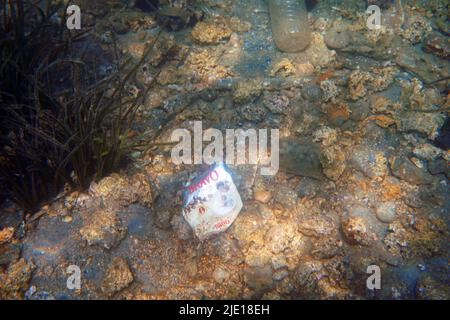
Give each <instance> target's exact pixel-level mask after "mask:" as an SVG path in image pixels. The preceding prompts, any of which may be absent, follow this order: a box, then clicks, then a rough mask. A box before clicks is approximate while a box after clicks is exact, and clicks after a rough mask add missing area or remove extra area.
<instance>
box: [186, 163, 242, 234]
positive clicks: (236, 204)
mask: <svg viewBox="0 0 450 320" xmlns="http://www.w3.org/2000/svg"><path fill="white" fill-rule="evenodd" d="M184 199H185V201H184V207H183V216H184V218H185V219H186V221H187V222H188V223H189V225H190V226H191V227H192V229H193V230H194V233H195V235H196V236H197V237H198V238H199V239H200V240H204V239H206V238H208V237H209V236H211V235H213V234H217V233H221V232H223V231H225V230H227V229H228V227H230V226H231V225H232V224H233V222H234V220H235V219H236V218H237V216H238V215H239V212H240V211H241V209H242V200H241V196H240V195H239V192H238V190H237V188H236V186H235V184H234V182H233V179H232V177H231V175H230V173H229V172H228V171H227V170H226V169H225V166H224V164H223V163H219V164H216V165H214V166H213V167H212V168H210V169H209V170H208V171H207V172H206V173H205V174H203V175H201V176H199V177H197V178H195V179H194V180H193V181H192V183H190V184H189V185H188V186H187V187H186V190H185V197H184Z"/></svg>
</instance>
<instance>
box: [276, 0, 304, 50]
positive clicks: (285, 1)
mask: <svg viewBox="0 0 450 320" xmlns="http://www.w3.org/2000/svg"><path fill="white" fill-rule="evenodd" d="M268 1H269V12H270V20H271V24H272V34H273V39H274V41H275V44H276V46H277V47H278V49H280V50H281V51H285V52H298V51H302V50H304V49H306V47H307V46H308V45H309V43H310V41H311V31H310V28H309V22H308V12H307V10H306V4H305V0H268Z"/></svg>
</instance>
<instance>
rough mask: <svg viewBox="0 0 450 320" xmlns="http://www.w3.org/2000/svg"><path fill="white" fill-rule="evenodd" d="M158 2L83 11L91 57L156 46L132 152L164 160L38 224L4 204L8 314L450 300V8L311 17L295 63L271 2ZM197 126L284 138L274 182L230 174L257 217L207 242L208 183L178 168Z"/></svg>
mask: <svg viewBox="0 0 450 320" xmlns="http://www.w3.org/2000/svg"><path fill="white" fill-rule="evenodd" d="M159 2H160V8H159V9H158V10H154V9H153V8H148V7H145V8H143V9H145V11H142V10H140V9H139V8H136V7H133V6H131V7H127V8H123V7H122V5H121V2H120V1H104V2H101V4H96V5H95V6H94V5H91V6H88V5H86V7H83V6H81V12H82V17H83V20H82V21H84V22H83V24H85V25H86V27H88V26H89V25H91V26H95V28H94V27H93V29H92V31H91V32H92V33H93V35H94V37H92V38H90V40H89V41H94V42H95V45H98V46H101V48H102V49H103V50H106V51H110V52H114V47H115V46H116V47H117V49H118V50H117V52H118V54H120V56H121V57H122V58H123V59H124V60H126V58H129V59H131V60H132V61H138V60H139V59H141V58H142V55H143V54H144V52H145V48H146V44H149V43H152V41H155V40H156V45H155V46H154V48H153V50H152V51H151V54H149V55H148V56H146V59H144V60H145V61H144V62H143V65H142V66H141V67H140V68H139V69H138V70H136V72H135V74H134V75H133V76H132V77H130V79H129V82H128V83H127V88H128V89H129V91H130V94H134V93H136V92H146V97H145V98H146V99H145V102H144V103H142V105H141V106H140V107H139V109H138V112H137V114H136V118H135V120H134V123H133V126H132V135H133V136H137V137H140V144H141V145H144V146H147V145H148V146H149V147H148V148H143V149H140V150H139V151H136V152H133V153H132V154H131V155H130V157H131V158H132V161H130V162H129V163H128V165H127V166H125V167H122V168H121V169H119V170H116V172H114V173H112V174H110V175H108V176H107V177H105V178H103V179H101V180H100V181H98V182H93V183H92V184H91V185H90V187H89V189H88V190H85V191H83V192H79V191H73V192H68V193H66V194H64V196H63V197H57V198H56V200H55V201H52V202H49V203H48V204H46V205H44V206H42V207H41V208H40V210H39V211H38V212H37V213H34V214H33V215H31V214H27V213H24V212H23V211H22V210H21V209H20V208H19V207H18V206H16V205H14V204H12V203H11V202H10V201H5V202H4V204H3V208H2V212H1V213H0V298H2V299H12V298H21V299H449V298H450V286H449V284H450V283H449V275H450V270H449V264H448V262H449V258H450V256H449V252H450V250H449V244H450V241H449V240H450V238H449V222H450V221H449V209H450V201H449V199H450V197H449V195H450V192H449V191H450V188H449V186H448V184H449V160H450V153H449V151H448V147H449V146H448V141H449V140H448V124H449V121H448V112H449V107H450V104H449V95H448V94H449V93H448V87H449V80H448V79H449V72H450V69H449V60H448V59H449V57H450V47H449V43H448V40H449V38H448V30H449V29H448V21H447V20H446V19H447V18H446V16H445V12H446V11H445V8H446V1H357V0H353V1H315V2H316V3H312V2H314V1H307V5H308V7H309V12H308V26H309V29H310V39H309V41H310V42H309V44H308V46H307V47H306V48H305V49H304V50H301V51H298V52H292V53H288V52H282V51H280V50H278V49H277V47H276V44H275V42H274V39H273V37H272V27H271V20H270V14H269V7H268V5H267V2H266V1H261V0H223V1H215V0H210V1H170V0H160V1H159ZM194 2H195V3H194ZM99 3H100V2H99ZM117 3H119V4H120V5H118V4H117ZM136 3H140V2H139V1H137V2H136ZM152 3H153V2H152ZM174 3H175V7H176V9H173V6H171V4H172V5H173V4H174ZM368 4H376V5H379V6H380V7H381V10H382V11H381V12H382V15H385V16H386V17H388V18H382V20H381V21H382V23H383V24H382V27H381V28H380V29H378V30H372V31H371V30H368V29H367V17H368V14H366V13H365V9H366V8H367V5H368ZM141 5H142V4H139V6H141ZM100 12H102V14H100ZM158 12H160V13H158ZM161 24H162V25H164V26H165V27H166V28H165V29H164V30H163V31H162V32H161V34H159V31H160V26H161ZM112 35H113V36H112ZM93 46H94V45H93ZM301 49H303V48H301ZM96 68H97V69H98V70H95V71H97V72H98V73H99V75H100V74H103V75H104V74H108V72H110V70H113V69H114V68H115V66H114V64H113V63H112V62H111V63H110V62H108V61H106V62H105V61H103V62H102V63H101V64H100V65H98V66H96ZM150 86H152V87H151V90H148V92H147V91H146V89H147V88H149V87H150ZM200 120H201V121H202V127H203V130H206V129H208V128H216V129H219V130H221V131H222V132H225V130H226V129H237V128H242V129H245V130H247V129H279V133H280V145H279V147H280V156H279V159H280V168H279V171H278V173H277V174H276V175H274V176H263V175H260V174H259V173H258V172H259V168H258V165H230V166H229V170H230V172H231V175H232V178H233V181H234V183H235V184H236V187H237V190H238V192H239V194H240V197H241V198H242V202H243V208H242V210H241V211H240V213H239V215H238V216H237V218H236V220H235V221H234V223H233V224H232V225H231V226H230V227H229V228H228V229H227V230H226V231H224V232H222V233H220V234H217V235H215V236H214V237H211V238H209V239H207V240H204V241H199V240H198V239H197V238H196V236H195V234H194V232H193V230H192V228H191V227H190V226H189V225H188V223H187V222H186V221H185V219H184V218H183V216H182V211H183V191H184V190H185V186H186V183H187V182H188V181H190V179H192V178H193V177H195V176H198V175H199V174H201V173H202V172H205V171H206V170H207V169H208V166H207V165H193V164H190V165H185V164H180V165H175V164H174V163H173V162H172V161H171V148H172V146H173V142H172V141H171V135H172V132H173V131H174V130H176V129H187V130H189V131H192V127H193V123H194V122H195V121H200ZM130 136H131V134H130ZM73 265H74V266H77V267H79V269H80V270H81V285H80V287H79V289H75V290H72V289H69V288H68V287H67V280H68V278H69V277H70V276H71V273H70V272H68V271H67V270H68V269H67V268H68V267H69V266H73ZM374 265H375V266H378V267H379V268H380V271H381V288H380V289H373V290H372V289H370V288H368V287H367V279H368V278H369V277H370V276H371V273H368V272H367V271H368V268H369V266H374Z"/></svg>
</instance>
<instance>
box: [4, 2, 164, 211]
mask: <svg viewBox="0 0 450 320" xmlns="http://www.w3.org/2000/svg"><path fill="white" fill-rule="evenodd" d="M51 3H53V2H51V1H46V4H47V6H46V7H45V9H42V8H41V7H39V6H37V5H35V4H34V3H33V2H32V1H5V0H0V58H1V61H0V124H1V126H0V133H1V136H0V141H1V144H0V188H1V190H0V193H2V197H7V198H10V199H11V200H13V201H14V202H15V203H17V204H18V205H19V206H21V207H22V208H24V209H25V210H26V211H28V212H35V211H36V210H38V209H39V207H40V205H41V204H42V203H43V202H46V201H49V200H51V199H52V198H53V197H54V196H55V195H57V194H58V193H60V192H61V190H62V188H63V186H68V187H70V188H69V190H70V189H72V188H79V189H86V188H87V187H88V186H89V184H90V182H91V181H92V179H100V178H101V177H103V176H105V175H107V174H109V173H110V172H111V171H113V170H115V169H117V168H118V166H119V165H120V163H121V161H122V160H124V158H126V155H127V154H128V153H129V152H130V151H131V150H132V149H133V148H134V143H133V141H131V140H130V139H129V131H130V128H131V126H132V124H133V121H134V118H135V114H136V110H137V109H138V107H139V106H140V105H141V104H142V100H143V97H145V95H146V94H147V93H148V90H150V87H151V86H148V88H147V89H146V90H141V92H140V93H139V94H138V95H134V96H132V95H130V94H129V93H128V92H127V89H126V87H127V83H128V82H129V81H130V79H131V78H132V76H133V75H134V73H135V72H136V70H137V68H138V67H139V66H140V65H141V64H142V62H143V61H144V60H145V59H146V58H147V57H148V55H149V53H150V51H151V49H152V48H153V45H154V43H153V44H150V45H149V46H148V47H147V49H146V50H145V53H144V55H143V57H142V59H141V60H140V61H139V62H138V63H132V62H131V60H127V61H125V62H122V63H119V62H118V61H119V57H118V55H117V54H116V58H117V59H116V61H117V62H116V68H115V69H116V71H114V72H112V73H111V74H110V75H109V76H107V77H104V78H102V79H98V77H97V74H96V71H95V70H96V69H97V68H96V65H95V59H87V57H86V56H85V54H81V55H78V56H77V57H74V56H72V55H71V52H73V50H72V49H73V46H74V44H75V43H77V42H81V43H83V41H85V39H86V36H88V31H89V30H87V31H82V32H78V33H76V34H74V33H71V32H70V31H69V30H67V28H65V26H64V24H63V23H60V24H58V23H55V22H54V21H51V17H52V16H55V14H56V13H57V12H61V10H62V12H65V11H66V10H65V8H64V7H62V6H61V5H56V6H52V5H51ZM62 20H63V21H64V19H62ZM155 42H156V40H155ZM92 61H94V62H92ZM59 78H63V79H64V81H63V83H62V84H61V83H58V81H55V79H59ZM55 83H58V84H55Z"/></svg>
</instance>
